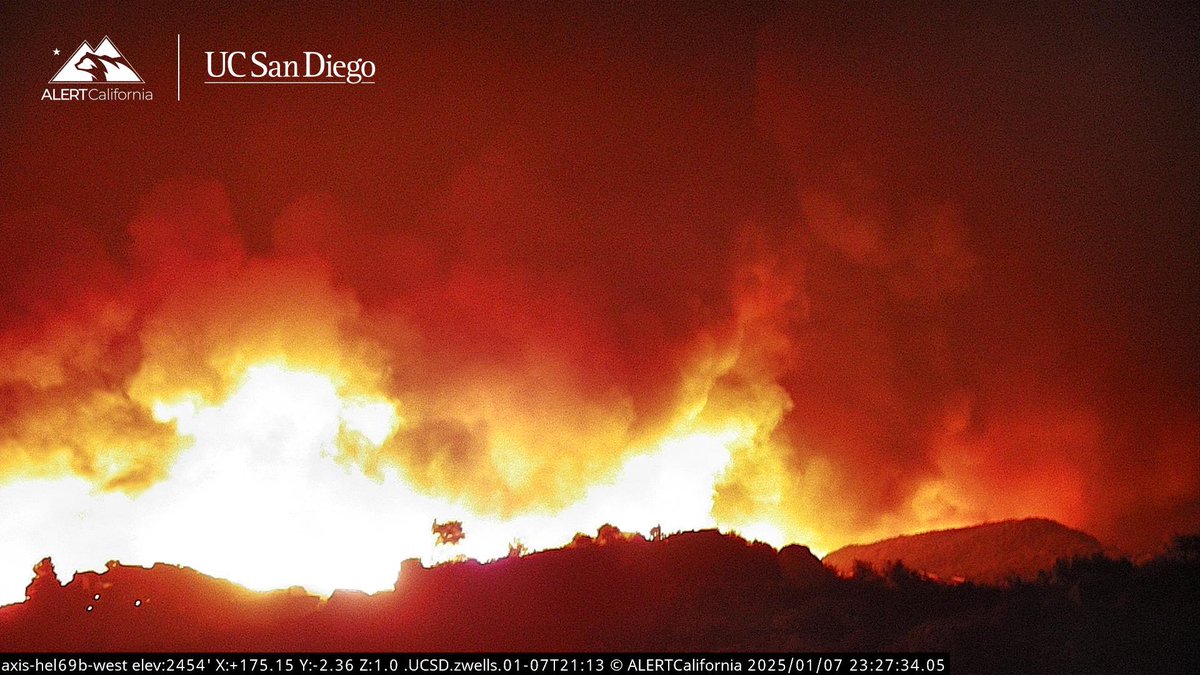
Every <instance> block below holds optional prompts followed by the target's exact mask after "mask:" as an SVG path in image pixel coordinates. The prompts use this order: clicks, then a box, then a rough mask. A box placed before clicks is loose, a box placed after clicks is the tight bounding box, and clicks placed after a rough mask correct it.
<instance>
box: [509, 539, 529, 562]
mask: <svg viewBox="0 0 1200 675" xmlns="http://www.w3.org/2000/svg"><path fill="white" fill-rule="evenodd" d="M528 552H529V548H528V547H527V546H525V544H523V543H521V540H520V539H513V540H512V542H511V543H510V544H509V545H508V557H510V558H520V557H521V556H523V555H525V554H526V553H528Z"/></svg>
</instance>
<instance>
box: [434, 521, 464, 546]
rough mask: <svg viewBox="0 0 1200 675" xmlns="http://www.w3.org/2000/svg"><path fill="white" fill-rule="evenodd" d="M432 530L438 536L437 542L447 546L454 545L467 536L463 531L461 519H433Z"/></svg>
mask: <svg viewBox="0 0 1200 675" xmlns="http://www.w3.org/2000/svg"><path fill="white" fill-rule="evenodd" d="M431 531H432V532H433V534H434V535H436V536H437V543H438V544H439V545H442V544H444V545H446V546H453V545H455V544H457V543H458V542H460V541H462V540H463V538H464V537H466V536H467V535H466V534H464V533H463V526H462V521H460V520H448V521H446V522H444V523H439V522H438V521H436V520H435V521H433V528H432V530H431Z"/></svg>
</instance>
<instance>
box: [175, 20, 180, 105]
mask: <svg viewBox="0 0 1200 675" xmlns="http://www.w3.org/2000/svg"><path fill="white" fill-rule="evenodd" d="M175 100H176V101H178V100H179V33H176V34H175Z"/></svg>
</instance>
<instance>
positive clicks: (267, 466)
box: [0, 365, 775, 604]
mask: <svg viewBox="0 0 1200 675" xmlns="http://www.w3.org/2000/svg"><path fill="white" fill-rule="evenodd" d="M154 414H155V416H156V417H157V418H158V419H160V420H162V421H174V422H175V423H176V425H177V429H178V431H179V433H180V434H181V435H185V436H189V437H190V438H191V439H192V444H191V446H190V447H189V448H188V449H187V450H185V451H184V452H183V453H181V455H180V456H179V457H178V458H177V460H176V462H175V464H174V465H173V466H172V468H171V472H170V476H169V477H168V478H167V479H166V480H164V481H162V482H160V483H158V484H156V485H155V486H153V487H152V488H150V489H149V490H147V491H146V492H145V493H143V494H141V495H140V496H138V497H137V498H131V497H129V496H126V495H124V494H120V493H105V492H99V491H96V490H95V489H94V488H93V487H92V486H91V484H89V483H87V482H86V481H83V480H81V479H77V478H65V479H60V480H54V481H26V482H19V483H14V484H10V485H5V486H0V541H3V542H4V546H0V604H2V603H6V602H12V601H19V600H21V599H22V598H23V597H24V587H25V585H26V584H27V583H28V580H29V579H30V578H31V575H30V570H31V568H32V566H33V564H34V563H35V562H37V560H39V559H41V558H42V557H44V556H46V555H51V556H53V558H54V561H55V565H56V568H57V569H58V572H59V575H60V577H62V578H63V579H64V580H65V579H66V578H69V577H70V575H71V572H72V571H75V570H89V569H91V570H101V569H103V568H104V564H105V562H106V561H108V560H113V559H119V560H121V561H122V562H124V563H126V564H138V565H150V564H153V563H155V562H171V563H177V564H184V565H188V566H189V567H193V568H195V569H197V570H199V571H201V572H204V573H207V574H211V575H214V576H218V577H224V578H227V579H230V580H232V581H235V582H238V583H241V584H243V585H245V586H247V587H249V588H252V589H258V590H268V589H276V588H285V587H288V586H292V585H299V586H304V587H305V588H307V589H309V590H311V591H314V592H318V593H326V594H327V593H330V592H332V591H333V590H334V589H335V588H354V589H359V590H363V591H368V592H373V591H378V590H383V589H387V588H390V587H391V586H392V584H393V582H394V581H395V580H396V574H397V572H398V570H399V568H400V562H401V561H402V560H403V559H405V558H410V557H420V558H423V559H424V560H426V561H427V562H434V561H438V560H444V559H447V558H449V557H452V556H456V555H465V556H468V557H474V558H478V559H481V560H490V559H494V558H498V557H502V556H504V555H506V554H507V552H508V547H509V544H510V543H511V542H513V541H514V540H516V541H520V542H521V543H522V544H524V545H525V546H526V547H527V548H529V549H531V550H537V549H543V548H550V547H555V546H561V545H564V544H566V543H567V542H569V541H570V540H571V538H572V537H573V536H574V535H575V534H576V533H577V532H595V531H596V529H597V528H598V527H599V526H600V525H603V524H605V523H611V524H613V525H616V526H617V527H619V528H621V529H622V530H625V531H627V532H633V531H637V532H641V533H643V534H646V533H649V531H650V530H651V528H653V527H655V526H659V527H661V528H662V531H663V532H674V531H680V530H685V529H696V528H702V527H713V526H715V525H718V523H716V522H714V520H713V516H712V506H713V498H714V490H715V488H714V486H715V485H716V484H717V483H718V482H719V481H720V479H721V477H722V474H723V473H724V471H725V470H726V468H727V467H728V465H729V463H730V461H731V456H732V453H733V452H734V451H736V450H737V448H738V447H739V444H740V443H742V442H744V441H743V439H744V438H746V437H748V435H749V434H748V433H747V432H745V431H744V430H727V431H724V432H720V433H692V434H690V435H682V436H679V437H676V438H672V439H668V440H667V441H664V442H663V443H662V444H660V446H659V447H657V448H654V449H653V450H651V451H648V452H645V453H639V454H635V455H634V456H633V457H632V458H631V459H629V460H628V461H627V462H626V464H625V465H624V466H623V468H622V469H621V470H620V471H619V472H618V473H617V474H616V475H615V476H614V477H613V478H612V479H611V480H610V481H607V482H603V481H602V482H598V483H597V484H596V485H594V486H593V487H592V488H591V489H589V490H588V491H587V493H586V494H585V496H584V497H583V499H581V500H580V501H579V502H577V503H576V504H574V505H571V506H569V507H567V508H566V509H564V510H560V511H558V512H556V513H529V514H525V515H521V516H518V517H515V518H512V519H508V520H500V519H497V518H494V517H484V516H480V515H479V514H476V513H474V512H472V511H471V510H470V509H469V508H467V507H466V506H464V505H462V504H456V503H452V502H449V501H446V500H444V499H437V498H433V497H429V496H427V495H424V494H420V493H418V492H416V491H414V490H413V489H412V488H411V486H409V485H408V484H407V483H405V482H404V481H403V480H401V479H400V478H399V476H398V475H397V474H396V473H395V472H391V471H388V472H385V475H384V480H382V481H379V480H378V479H377V478H376V479H372V478H371V477H368V476H366V475H364V474H363V473H362V471H360V470H359V469H357V468H355V467H353V466H350V465H347V463H345V462H338V461H336V455H337V443H338V439H339V434H340V433H344V431H345V430H349V431H352V432H354V433H357V434H361V436H362V438H363V439H365V441H366V442H369V443H371V444H372V445H374V446H378V445H380V444H382V443H383V442H384V441H386V440H387V438H388V437H390V436H391V435H392V434H393V433H394V432H395V430H396V429H397V428H398V427H399V425H400V424H401V423H402V422H401V419H400V416H399V414H398V413H397V411H396V409H395V406H394V405H393V404H392V403H391V402H389V401H386V400H381V399H367V398H355V397H343V396H342V395H341V394H340V393H339V390H338V387H337V385H336V384H335V383H334V382H333V381H332V380H331V379H330V378H329V377H327V376H325V375H323V374H320V373H312V372H301V371H293V370H289V369H287V368H285V367H283V366H279V365H265V366H259V367H255V368H252V369H250V370H249V371H248V372H247V373H246V375H245V377H244V380H243V381H242V383H241V385H240V386H239V388H238V389H237V391H235V392H234V393H233V394H232V396H230V397H229V398H228V399H227V400H226V401H224V402H223V403H221V404H219V405H205V404H203V403H200V402H198V401H181V402H175V403H172V404H170V405H167V404H159V405H157V406H155V408H154ZM435 519H437V520H442V521H445V520H448V519H454V520H461V521H462V522H463V524H464V529H465V530H466V533H467V537H466V538H465V539H464V540H463V541H462V542H461V543H460V544H459V545H457V546H453V547H447V546H442V547H436V546H434V538H433V536H432V534H431V533H430V524H431V523H432V522H433V521H434V520H435ZM774 535H775V533H774V532H767V531H766V530H763V531H762V533H761V537H760V538H764V537H770V539H768V540H769V541H771V540H773V539H774V538H775V537H774ZM751 536H760V535H759V533H752V535H751Z"/></svg>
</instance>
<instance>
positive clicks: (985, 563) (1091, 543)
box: [824, 518, 1105, 584]
mask: <svg viewBox="0 0 1200 675" xmlns="http://www.w3.org/2000/svg"><path fill="white" fill-rule="evenodd" d="M1104 552H1105V549H1104V547H1103V546H1102V545H1101V544H1100V542H1098V541H1096V539H1094V538H1093V537H1092V536H1091V535H1088V534H1086V533H1084V532H1080V531H1079V530H1073V529H1071V528H1069V527H1067V526H1065V525H1063V524H1061V523H1058V522H1055V521H1053V520H1048V519H1046V518H1026V519H1023V520H1003V521H999V522H995V523H985V524H983V525H975V526H973V527H964V528H959V529H953V530H938V531H934V532H925V533H923V534H915V535H909V536H904V537H894V538H891V539H884V540H883V541H877V542H875V543H873V544H856V545H853V546H846V547H844V548H840V549H838V550H836V551H834V552H832V553H830V554H829V555H827V556H825V559H824V562H825V564H826V565H829V566H831V567H833V568H834V569H836V570H838V571H839V572H842V573H849V572H852V571H853V568H854V565H855V562H856V561H863V562H866V563H869V564H870V565H871V566H872V567H874V568H876V569H877V570H882V569H884V568H885V567H886V565H887V564H888V563H891V562H897V561H899V562H903V563H904V565H905V566H906V567H908V568H910V569H913V570H916V571H919V572H923V573H926V574H930V575H933V576H935V577H937V578H938V579H941V580H943V581H948V582H952V583H953V582H956V581H973V582H977V583H985V584H997V583H1004V582H1005V581H1007V580H1009V579H1010V578H1013V577H1016V578H1020V579H1025V580H1030V579H1035V578H1037V576H1038V573H1040V572H1046V571H1049V570H1052V569H1053V568H1054V564H1055V562H1056V561H1058V560H1059V559H1062V558H1066V559H1070V558H1075V557H1084V558H1089V557H1092V556H1094V555H1099V554H1102V553H1104Z"/></svg>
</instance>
